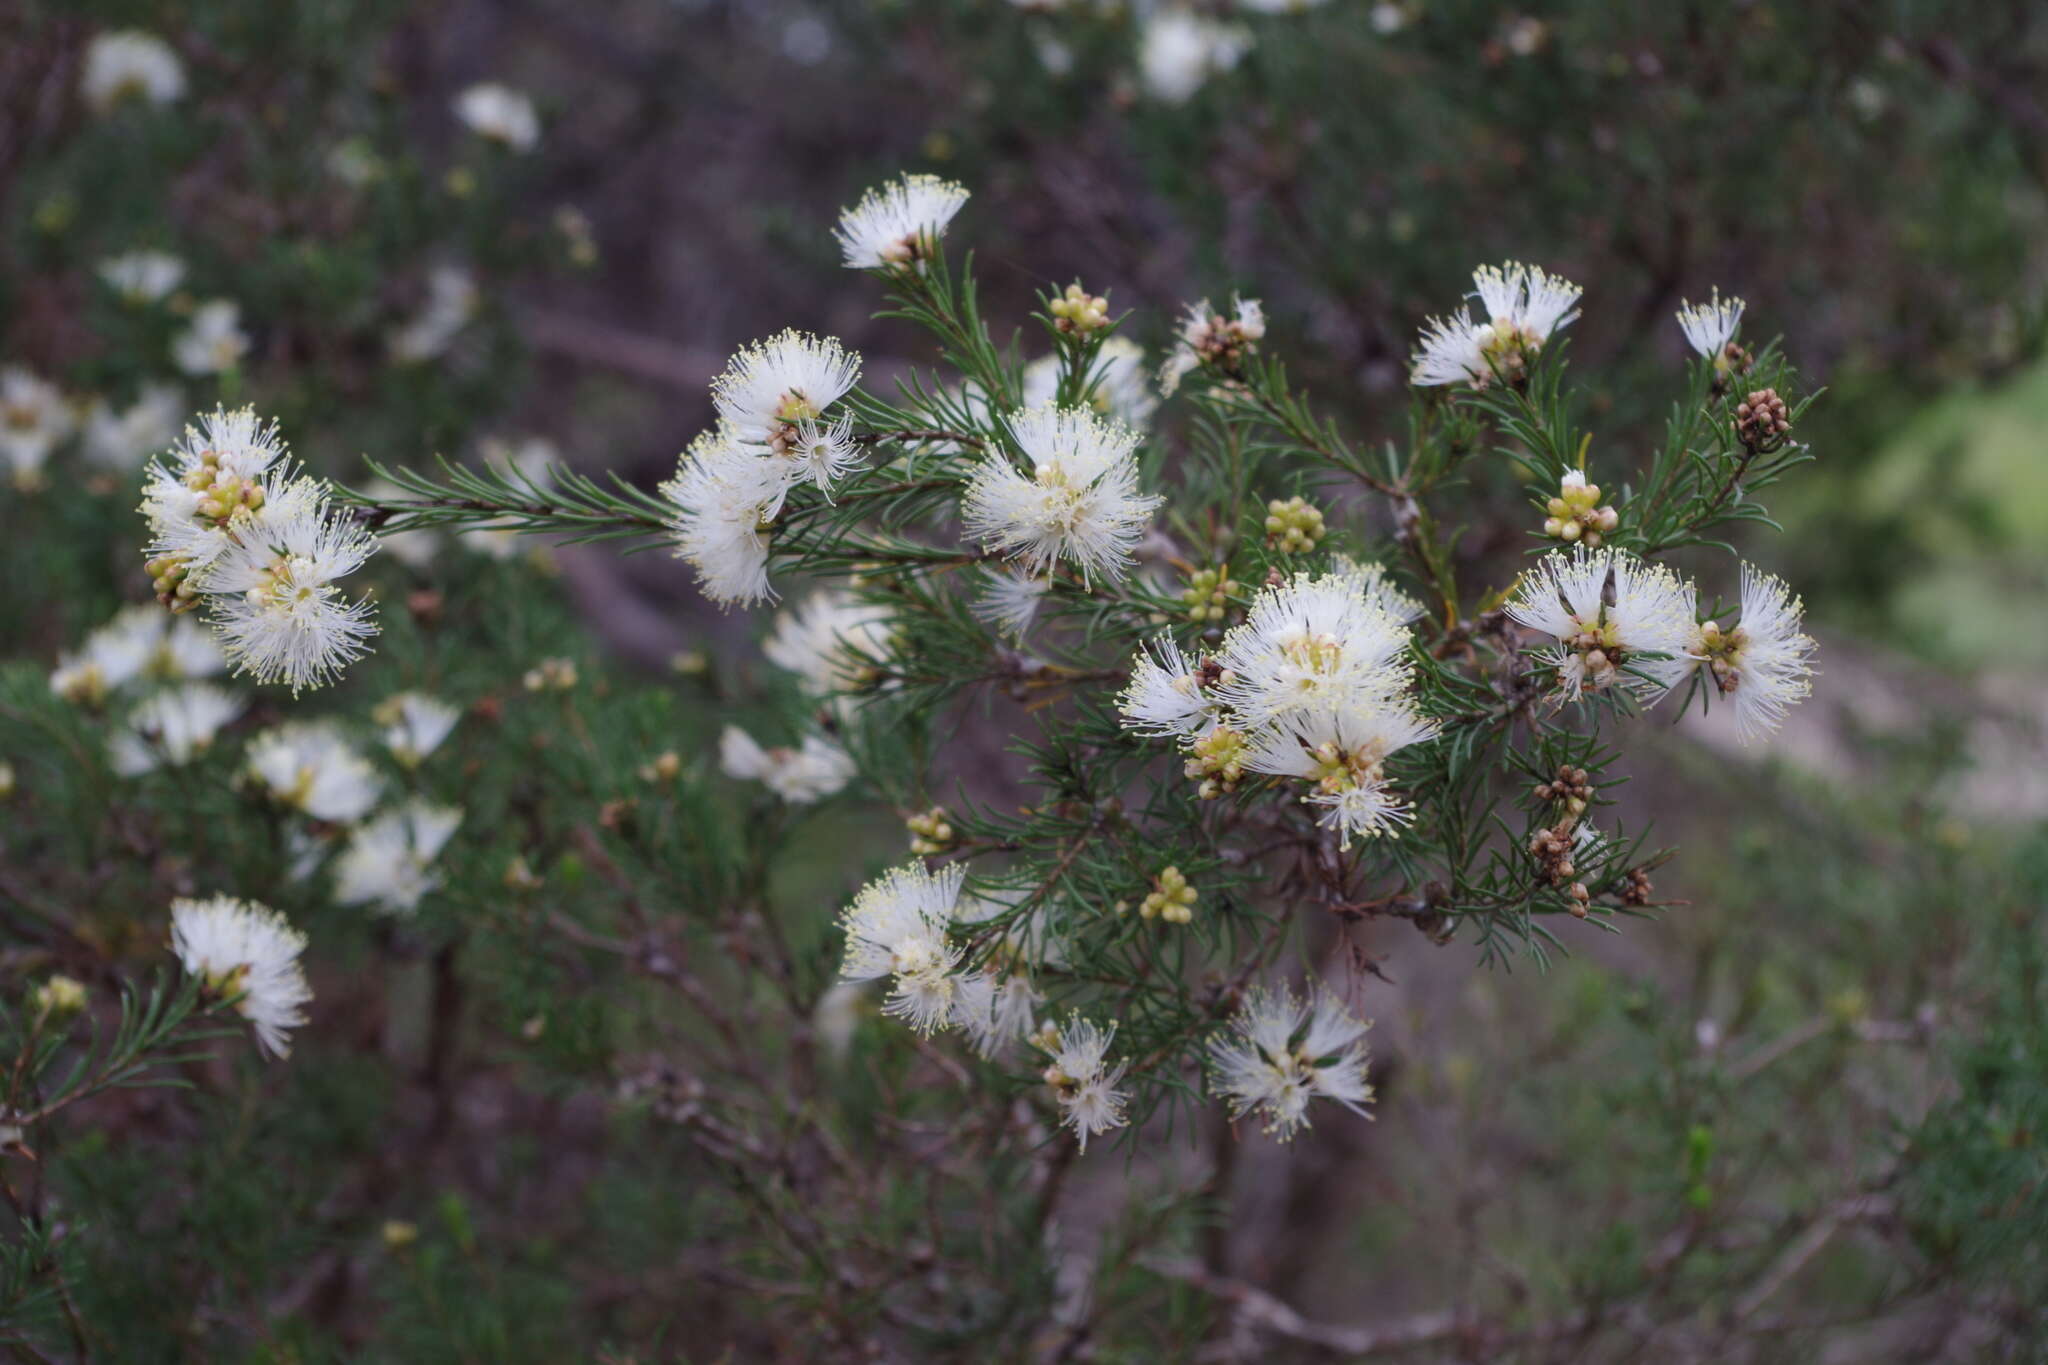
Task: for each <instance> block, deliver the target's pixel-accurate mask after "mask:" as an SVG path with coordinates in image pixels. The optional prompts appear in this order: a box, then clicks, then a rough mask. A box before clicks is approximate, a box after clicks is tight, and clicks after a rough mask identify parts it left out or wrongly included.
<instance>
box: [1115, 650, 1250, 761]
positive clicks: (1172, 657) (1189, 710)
mask: <svg viewBox="0 0 2048 1365" xmlns="http://www.w3.org/2000/svg"><path fill="white" fill-rule="evenodd" d="M1154 655H1157V658H1155V657H1154ZM1221 680H1222V670H1221V669H1211V670H1210V676H1209V678H1208V679H1207V680H1206V681H1205V679H1204V677H1203V670H1202V668H1201V667H1200V665H1199V664H1198V663H1197V662H1196V661H1195V660H1193V659H1190V658H1189V657H1188V656H1187V655H1185V654H1183V653H1182V652H1181V648H1180V646H1179V645H1178V644H1176V643H1174V639H1173V637H1172V636H1171V635H1162V636H1160V637H1159V638H1158V639H1156V640H1154V641H1153V642H1152V645H1151V648H1150V649H1141V650H1139V651H1138V653H1137V657H1136V658H1134V659H1133V660H1132V661H1131V681H1130V682H1129V684H1127V685H1126V686H1125V688H1124V690H1123V691H1122V692H1121V693H1120V694H1118V696H1117V699H1116V704H1117V710H1118V711H1120V712H1121V713H1122V714H1123V718H1124V729H1126V730H1131V731H1134V732H1135V733H1137V734H1141V735H1157V736H1159V737H1161V738H1163V739H1192V738H1193V737H1194V736H1196V735H1198V734H1201V733H1202V732H1203V731H1205V730H1207V729H1209V727H1211V726H1212V725H1214V724H1216V723H1217V721H1218V720H1219V719H1220V718H1221V717H1222V714H1223V704H1222V702H1221V701H1219V700H1218V699H1217V697H1216V695H1215V693H1213V692H1212V691H1210V690H1209V689H1210V688H1211V687H1213V686H1214V685H1215V684H1216V683H1217V682H1220V681H1221Z"/></svg>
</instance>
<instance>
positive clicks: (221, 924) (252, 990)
mask: <svg viewBox="0 0 2048 1365" xmlns="http://www.w3.org/2000/svg"><path fill="white" fill-rule="evenodd" d="M305 950H306V936H305V935H304V934H302V933H300V932H299V931H298V930H296V929H294V928H292V927H291V925H290V924H289V923H287V922H286V921H285V917H284V916H283V915H280V914H278V913H277V911H275V910H273V909H271V908H270V907H269V906H267V905H260V904H258V903H257V902H255V901H241V900H236V899H234V898H233V897H232V896H209V897H207V898H206V899H205V900H188V899H183V898H181V899H178V900H174V901H172V902H171V951H172V952H173V953H175V954H176V955H177V958H178V961H179V963H180V964H181V965H182V966H183V967H184V968H185V970H186V971H187V972H189V973H190V974H191V975H193V976H195V977H198V978H199V979H200V980H201V981H202V982H204V983H205V984H206V987H207V989H208V990H211V991H215V992H218V993H220V994H222V995H225V996H226V997H228V998H229V999H231V1000H233V1001H234V1006H235V1011H236V1012H237V1013H238V1014H240V1015H241V1016H242V1017H243V1018H244V1019H247V1020H248V1021H249V1023H250V1025H251V1026H252V1027H253V1028H254V1029H255V1030H256V1041H257V1043H258V1044H260V1045H261V1046H262V1048H263V1049H264V1050H265V1051H266V1052H269V1053H270V1054H272V1055H273V1056H277V1057H285V1056H289V1055H290V1054H291V1040H290V1038H288V1037H287V1036H286V1035H287V1034H288V1032H289V1031H290V1030H292V1029H295V1028H297V1027H298V1026H299V1025H301V1024H303V1023H305V1022H306V1004H307V1002H308V1001H310V1000H311V999H312V998H313V988H312V987H311V986H308V985H307V984H306V973H305V971H304V969H303V968H301V967H300V965H299V954H301V953H303V952H304V951H305Z"/></svg>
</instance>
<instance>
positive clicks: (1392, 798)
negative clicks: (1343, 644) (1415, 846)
mask: <svg viewBox="0 0 2048 1365" xmlns="http://www.w3.org/2000/svg"><path fill="white" fill-rule="evenodd" d="M1437 732H1438V727H1437V724H1436V722H1435V721H1433V720H1431V719H1429V717H1427V716H1425V715H1423V714H1422V713H1421V712H1419V711H1417V710H1416V709H1415V708H1414V707H1413V706H1412V705H1410V704H1409V703H1408V702H1407V701H1406V700H1405V699H1402V698H1399V697H1380V698H1361V697H1353V698H1350V699H1348V700H1346V701H1344V702H1342V703H1339V704H1337V705H1324V706H1318V707H1315V708H1313V709H1310V710H1307V711H1297V712H1293V713H1291V714H1289V715H1288V716H1287V718H1286V719H1285V720H1284V721H1283V722H1282V723H1281V724H1279V725H1276V726H1274V727H1272V728H1271V729H1267V730H1261V731H1259V732H1257V733H1256V734H1255V735H1254V736H1253V738H1252V743H1251V748H1250V752H1249V753H1248V754H1247V755H1246V757H1245V759H1244V766H1245V767H1247V768H1249V769H1251V770H1252V771H1253V772H1258V773H1270V774H1272V775H1274V776H1276V777H1298V778H1301V779H1303V780H1305V781H1307V782H1310V783H1313V784H1314V789H1313V790H1312V791H1311V792H1310V793H1309V794H1308V795H1307V796H1304V797H1303V798H1302V800H1304V801H1306V802H1308V803H1310V804H1311V805H1317V806H1322V807H1325V808H1326V809H1325V811H1324V814H1323V817H1322V819H1321V820H1320V821H1318V823H1319V824H1321V825H1322V826H1323V827H1324V828H1325V829H1334V830H1336V831H1337V834H1338V838H1339V841H1340V843H1341V844H1342V846H1343V847H1345V848H1349V847H1350V846H1351V841H1352V839H1354V838H1365V839H1375V838H1378V837H1380V836H1382V835H1393V834H1395V833H1397V832H1398V827H1399V826H1400V825H1402V824H1405V823H1407V821H1408V819H1409V813H1408V807H1407V803H1406V802H1404V801H1403V800H1402V799H1401V798H1400V797H1399V796H1398V795H1396V794H1395V793H1394V792H1393V791H1392V790H1391V789H1390V788H1389V787H1388V786H1387V777H1386V769H1385V766H1384V765H1385V763H1386V760H1387V758H1388V757H1389V756H1391V755H1393V754H1395V753H1397V752H1399V751H1400V750H1402V749H1405V748H1407V747H1408V746H1409V745H1411V744H1423V743H1427V742H1428V741H1430V740H1432V739H1435V738H1436V736H1437Z"/></svg>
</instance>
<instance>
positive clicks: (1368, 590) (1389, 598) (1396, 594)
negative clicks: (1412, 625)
mask: <svg viewBox="0 0 2048 1365" xmlns="http://www.w3.org/2000/svg"><path fill="white" fill-rule="evenodd" d="M1330 572H1332V573H1334V574H1336V575H1337V576H1339V577H1340V578H1345V579H1348V580H1350V582H1351V583H1352V584H1353V585H1354V586H1355V587H1356V588H1357V589H1358V591H1359V592H1360V593H1362V594H1364V596H1365V600H1366V601H1368V602H1370V603H1372V604H1373V605H1374V606H1376V607H1378V608H1379V609H1380V610H1381V611H1384V612H1385V613H1386V614H1387V615H1389V616H1391V617H1393V618H1394V619H1395V620H1396V621H1398V622H1400V623H1401V624H1403V625H1406V624H1407V623H1408V622H1410V621H1413V620H1414V619H1415V618H1416V617H1418V616H1420V615H1422V603H1420V602H1418V601H1416V600H1415V599H1414V598H1412V597H1410V596H1409V595H1408V594H1407V593H1405V592H1402V591H1401V590H1400V589H1399V588H1397V587H1395V586H1394V584H1393V582H1392V580H1390V579H1389V578H1388V577H1387V570H1386V568H1385V566H1384V565H1380V564H1360V563H1359V562H1358V561H1357V560H1355V559H1353V558H1351V557H1350V556H1349V555H1336V556H1333V557H1332V558H1331V560H1330Z"/></svg>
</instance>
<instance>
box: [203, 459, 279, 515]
mask: <svg viewBox="0 0 2048 1365" xmlns="http://www.w3.org/2000/svg"><path fill="white" fill-rule="evenodd" d="M184 483H185V487H187V488H189V489H191V490H192V491H193V492H195V493H197V494H198V495H199V502H198V505H197V506H195V507H194V508H193V514H194V515H195V516H197V517H199V518H201V519H203V520H206V521H212V522H226V521H229V520H231V519H232V518H233V517H234V515H235V514H236V513H237V512H242V511H249V512H254V511H256V510H257V509H258V508H260V507H261V506H263V500H264V494H263V485H262V484H260V483H258V482H257V481H256V480H254V479H244V478H241V477H240V476H238V475H235V474H225V473H222V472H221V467H220V452H219V451H217V450H208V451H204V452H202V453H201V454H200V456H199V459H198V461H197V462H196V463H195V464H194V465H193V467H192V468H191V469H189V470H187V471H186V473H185V479H184Z"/></svg>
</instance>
